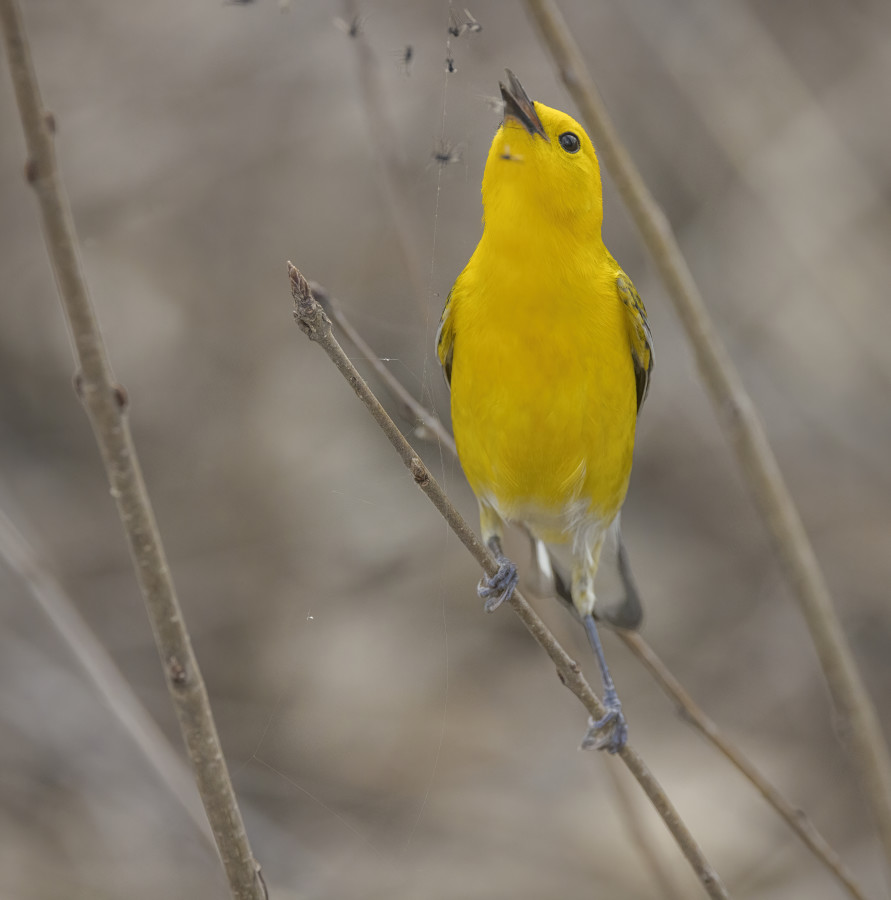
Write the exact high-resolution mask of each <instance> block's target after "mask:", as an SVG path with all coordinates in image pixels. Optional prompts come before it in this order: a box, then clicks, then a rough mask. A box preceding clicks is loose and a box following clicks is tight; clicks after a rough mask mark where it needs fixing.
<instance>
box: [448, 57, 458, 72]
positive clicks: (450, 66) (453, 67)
mask: <svg viewBox="0 0 891 900" xmlns="http://www.w3.org/2000/svg"><path fill="white" fill-rule="evenodd" d="M445 70H446V72H448V73H449V75H454V74H455V72H457V71H458V67H457V66H456V65H455V60H453V59H452V57H451V56H447V57H446V61H445Z"/></svg>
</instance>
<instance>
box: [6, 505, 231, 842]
mask: <svg viewBox="0 0 891 900" xmlns="http://www.w3.org/2000/svg"><path fill="white" fill-rule="evenodd" d="M0 559H2V560H3V562H4V563H5V564H6V565H7V566H8V567H9V569H10V570H11V571H13V572H15V573H16V575H18V576H19V578H21V580H22V581H23V582H24V584H25V585H26V586H27V588H28V590H29V592H30V593H31V596H32V597H33V598H34V600H35V601H36V602H37V605H38V606H39V607H40V608H41V609H42V610H43V612H44V614H45V615H46V617H47V618H48V619H49V620H50V622H52V624H53V627H54V628H55V629H56V631H57V632H58V633H59V635H60V636H61V638H62V640H63V641H64V642H65V643H66V644H67V646H68V648H69V649H70V650H71V653H72V655H73V656H74V658H75V659H76V660H77V662H78V663H79V665H80V666H81V668H82V669H83V670H84V672H85V673H86V675H87V677H88V678H89V680H90V682H91V683H92V684H93V686H94V687H95V688H96V690H97V692H98V693H99V695H100V696H101V697H102V699H103V700H104V702H105V703H106V704H107V705H108V708H109V709H110V710H111V712H112V713H113V714H114V716H115V717H116V718H117V720H118V721H119V722H120V724H121V726H122V727H123V728H124V730H125V731H126V732H127V734H128V735H129V736H130V738H131V739H132V740H133V743H134V744H136V746H137V747H138V748H139V750H140V751H141V752H142V754H143V755H144V756H145V758H146V760H147V761H148V763H149V765H150V766H151V767H152V768H153V769H154V770H155V772H156V774H157V775H158V777H159V778H160V779H161V781H162V782H163V784H164V785H165V786H166V787H167V789H168V790H169V791H170V793H171V795H172V796H173V797H175V798H176V800H177V801H178V802H179V803H180V805H181V806H182V807H183V809H184V810H185V811H186V813H187V815H188V816H189V818H190V819H191V820H192V822H193V823H194V824H195V827H196V828H197V829H198V830H199V831H200V832H201V834H202V835H203V836H204V837H205V838H206V839H207V841H208V843H209V844H210V845H211V846H212V847H214V849H216V845H215V844H214V840H213V834H212V833H211V830H210V827H209V826H208V824H207V816H206V815H205V813H204V807H203V806H202V805H201V803H200V802H199V798H198V794H197V793H196V791H195V781H194V779H193V778H192V773H191V772H190V771H189V769H188V767H187V766H186V764H185V763H184V762H183V760H182V758H181V757H180V756H178V755H177V753H176V751H175V750H174V749H173V747H172V746H171V744H170V742H169V741H168V740H167V737H166V736H165V735H164V733H163V732H162V731H161V729H160V728H159V727H158V725H157V724H156V723H155V720H154V719H153V718H152V717H151V715H150V714H149V712H148V710H147V709H146V708H145V706H144V705H143V704H142V702H141V701H140V699H139V698H138V697H137V696H136V693H135V692H134V691H133V688H131V687H130V685H129V684H128V683H127V680H126V679H125V678H124V676H123V674H122V672H121V670H120V669H119V668H118V667H117V665H116V664H115V661H114V660H113V659H112V658H111V656H110V654H109V653H108V651H107V650H106V649H105V647H103V646H102V644H101V643H100V642H99V639H98V638H97V637H96V635H95V633H94V632H93V630H92V629H91V628H90V626H89V624H88V623H87V622H86V621H85V620H84V618H83V616H82V615H81V614H80V612H79V611H78V609H77V607H76V606H75V605H74V603H73V602H72V600H71V598H70V597H69V596H68V595H67V594H66V593H65V591H64V590H63V589H62V585H61V584H59V582H58V580H57V579H56V578H55V576H54V575H53V574H52V572H51V571H50V570H49V569H48V568H47V566H46V565H45V564H44V562H43V561H42V560H41V558H40V556H39V555H38V553H37V551H36V550H35V549H34V547H33V546H32V545H31V544H29V543H28V541H27V540H26V539H25V537H24V535H23V534H22V533H21V532H20V531H19V529H18V528H16V526H15V524H14V523H13V521H12V520H11V519H10V518H9V516H7V515H6V513H5V512H3V510H0Z"/></svg>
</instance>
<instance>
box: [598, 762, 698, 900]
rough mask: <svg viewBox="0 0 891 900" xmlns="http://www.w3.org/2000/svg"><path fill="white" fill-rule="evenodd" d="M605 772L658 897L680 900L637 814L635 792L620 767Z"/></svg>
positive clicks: (675, 886)
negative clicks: (656, 887)
mask: <svg viewBox="0 0 891 900" xmlns="http://www.w3.org/2000/svg"><path fill="white" fill-rule="evenodd" d="M606 771H607V773H608V775H609V779H610V781H611V782H612V786H613V791H614V793H615V795H616V806H617V807H618V808H619V811H620V814H621V816H622V818H624V820H625V827H626V829H627V830H628V834H629V836H630V837H631V840H632V841H633V843H634V844H635V845H636V846H637V852H638V853H639V854H640V856H641V859H643V861H644V865H645V866H646V867H647V869H649V872H650V876H651V877H652V879H653V881H654V882H655V883H656V885H657V886H658V887H659V897H660V898H661V900H682V898H683V896H684V894H683V891H682V890H681V889H680V888H679V887H678V886H677V885H676V884H675V883H674V879H673V878H672V877H671V873H670V872H669V871H668V869H667V868H666V867H665V865H664V863H663V861H662V860H661V859H660V857H659V852H658V847H657V845H656V843H655V841H653V840H652V839H651V838H650V836H649V835H648V834H647V831H646V828H645V825H644V822H643V817H642V816H641V814H640V812H641V810H640V804H639V799H638V795H637V794H633V793H632V791H631V790H630V788H629V786H628V785H627V784H626V782H625V779H624V778H623V776H622V773H621V770H620V769H617V768H615V767H614V766H607V767H606Z"/></svg>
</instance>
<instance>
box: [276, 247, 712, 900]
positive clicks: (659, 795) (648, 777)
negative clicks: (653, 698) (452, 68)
mask: <svg viewBox="0 0 891 900" xmlns="http://www.w3.org/2000/svg"><path fill="white" fill-rule="evenodd" d="M288 276H289V278H290V281H291V293H292V295H293V297H294V302H295V304H296V309H295V312H294V317H295V318H296V320H297V324H298V325H299V326H300V329H301V330H302V331H303V332H304V334H306V335H307V337H308V338H309V339H310V340H311V341H315V342H316V343H317V344H319V346H320V347H321V348H322V349H323V350H324V351H325V353H326V354H327V355H328V357H329V359H330V360H331V361H332V362H333V363H334V365H335V366H336V367H337V369H338V371H339V372H340V373H341V375H343V377H344V378H345V379H346V380H347V381H348V382H349V384H350V386H351V387H352V388H353V390H354V391H355V392H356V396H357V397H358V398H359V399H360V400H361V401H362V403H363V404H364V405H365V407H366V409H367V410H368V411H369V413H371V415H372V417H373V418H374V420H375V422H377V424H378V425H379V426H380V428H381V430H382V431H383V432H384V434H385V435H386V436H387V439H388V440H389V441H390V443H391V444H392V445H393V447H394V448H395V450H396V452H397V453H398V454H399V456H400V458H401V459H402V462H403V463H404V465H405V467H406V468H407V469H408V470H409V472H410V473H411V475H412V478H414V480H415V483H416V484H417V485H418V487H420V489H421V490H422V491H423V492H424V493H425V494H426V495H427V498H428V499H429V500H430V502H431V503H433V505H434V506H435V507H436V508H437V510H439V512H440V514H441V515H442V517H443V518H444V519H445V520H446V522H447V523H448V525H449V527H450V528H451V529H452V531H454V532H455V534H456V535H457V537H458V539H459V540H460V541H461V543H462V544H464V546H465V547H466V548H467V549H468V550H469V551H470V553H471V555H472V556H473V558H474V559H475V560H476V561H477V562H478V563H479V564H480V565H481V566H482V568H483V571H485V572H486V574H487V575H494V574H495V573H496V572H497V571H498V563H496V562H495V558H494V557H493V556H492V554H491V553H489V551H488V550H487V549H486V548H485V547H484V546H483V544H482V543H481V542H480V540H479V539H478V538H477V536H476V534H475V533H474V531H473V529H472V528H471V527H470V526H469V525H468V524H467V522H466V521H465V520H464V519H463V518H462V517H461V515H460V513H459V512H458V511H457V510H456V509H455V507H454V506H453V505H452V503H451V501H450V500H449V498H448V497H447V496H446V495H445V492H444V491H443V490H442V488H441V487H440V486H439V484H438V483H437V481H436V480H435V479H434V477H433V475H431V473H430V471H429V470H428V469H427V467H426V466H425V465H424V463H423V462H422V461H421V458H420V457H419V456H418V454H417V453H416V452H415V450H414V448H413V447H412V446H411V444H409V442H408V441H407V440H406V439H405V437H404V435H403V434H402V432H401V431H400V430H399V429H398V428H397V427H396V424H395V423H394V422H393V420H392V419H391V418H390V417H389V416H388V415H387V412H386V410H385V409H384V408H383V406H381V404H380V401H378V399H377V397H376V396H375V395H374V393H372V391H371V388H369V387H368V385H367V384H366V383H365V381H364V380H363V378H362V376H361V375H360V374H359V372H358V371H357V370H356V368H355V366H354V365H353V364H352V363H351V362H350V360H349V359H348V357H347V355H346V354H345V353H344V352H343V349H342V348H341V346H340V344H338V343H337V340H336V338H335V337H334V334H333V331H332V329H331V320H330V319H329V318H328V316H327V315H326V314H325V311H324V310H323V309H322V307H321V306H320V304H319V303H318V301H317V300H316V299H315V298H314V297H313V295H312V291H310V288H309V285H308V284H307V282H306V279H305V278H304V277H303V275H301V274H300V272H299V271H298V269H297V268H296V267H295V266H294V265H293V264H292V263H288ZM510 605H511V606H512V607H513V610H514V612H515V613H516V614H517V615H518V616H519V617H520V620H521V621H522V622H523V624H524V625H525V626H526V628H527V629H528V630H529V631H530V632H531V634H532V636H533V637H534V638H535V640H536V641H538V643H539V644H540V645H541V646H542V647H543V648H544V650H545V652H546V653H547V654H548V656H549V657H550V658H551V660H552V662H553V663H554V665H555V666H556V667H557V672H558V674H559V675H560V680H561V681H562V682H563V683H564V684H565V685H566V686H567V687H568V688H569V689H570V690H571V691H572V692H573V694H575V695H576V697H578V698H579V700H581V702H582V704H583V705H584V707H585V709H587V710H588V712H589V714H590V715H592V716H593V717H595V718H598V719H599V718H601V717H602V716H603V715H604V713H605V709H604V707H603V705H602V704H601V702H600V700H599V698H598V697H596V696H595V694H594V692H593V691H592V690H591V687H590V685H589V684H588V682H587V680H586V679H585V676H584V675H583V674H582V671H581V667H580V666H579V664H578V663H577V662H575V660H573V659H571V658H570V656H569V655H568V654H567V653H566V651H565V650H564V649H563V647H561V646H560V644H559V643H558V641H557V639H556V638H555V637H554V635H553V634H551V632H550V631H549V630H548V628H547V627H546V626H545V624H544V622H542V620H541V619H540V618H539V617H538V615H537V614H536V612H535V610H533V609H532V607H531V606H529V604H528V603H527V602H526V600H525V599H524V598H523V596H522V594H521V593H520V592H519V591H514V593H513V595H512V597H511V599H510ZM618 755H619V756H620V757H621V759H622V761H623V762H624V763H625V765H626V766H627V767H628V769H629V770H630V771H631V773H632V774H633V775H634V777H635V778H636V779H637V781H638V783H639V784H640V786H641V787H642V788H643V790H644V792H645V793H646V794H647V796H648V797H649V798H650V801H651V802H652V803H653V806H655V807H656V810H657V812H658V813H659V815H661V816H662V819H663V820H664V822H665V824H666V825H667V827H668V829H669V831H670V832H671V833H672V835H673V836H674V838H675V840H676V841H677V843H678V846H679V847H680V848H681V852H682V853H683V854H684V856H685V857H686V858H687V860H688V861H689V863H690V865H691V866H692V867H693V870H694V871H695V872H696V875H697V876H698V878H699V880H700V881H701V883H702V885H703V887H704V888H705V890H706V892H707V893H708V895H709V896H710V897H722V898H724V897H728V896H729V895H728V894H727V892H726V890H725V888H724V886H723V884H722V883H721V880H720V878H719V877H718V874H717V873H716V872H715V870H714V869H713V868H712V866H711V865H710V864H709V862H708V860H706V858H705V857H704V856H703V854H702V851H701V850H700V848H699V846H698V845H697V843H696V841H695V840H694V838H693V836H692V835H691V834H690V832H689V830H688V829H687V826H686V825H685V824H684V822H683V820H682V819H681V817H680V816H679V815H678V812H677V810H676V809H675V808H674V806H673V805H672V804H671V801H670V800H669V799H668V797H667V796H666V794H665V792H664V791H663V790H662V787H661V786H660V785H659V783H658V782H657V781H656V779H655V778H654V777H653V775H652V774H651V773H650V771H649V769H647V767H646V765H645V764H644V762H643V760H642V759H641V757H640V756H639V755H638V754H637V752H636V751H635V750H634V749H633V748H632V747H631V746H630V745H628V744H626V745H625V746H624V747H623V748H622V749H621V750H620V751H619V754H618Z"/></svg>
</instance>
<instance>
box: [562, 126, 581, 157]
mask: <svg viewBox="0 0 891 900" xmlns="http://www.w3.org/2000/svg"><path fill="white" fill-rule="evenodd" d="M560 146H561V147H562V148H563V149H564V150H565V151H566V152H567V153H578V152H579V150H581V149H582V144H581V141H580V140H579V138H578V135H577V134H573V133H572V132H571V131H564V132H563V134H561V135H560Z"/></svg>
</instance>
